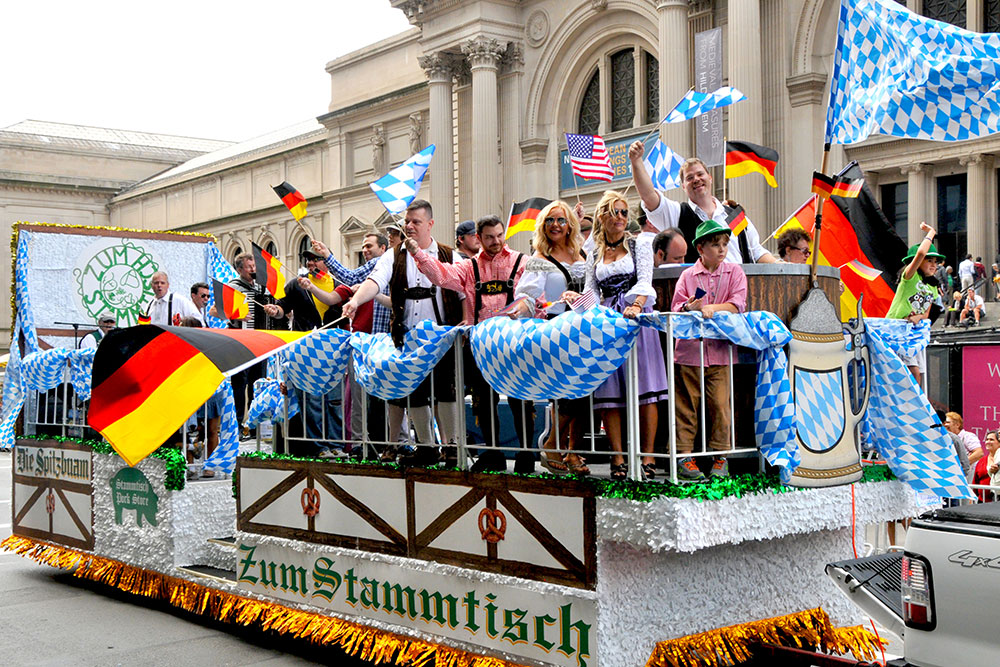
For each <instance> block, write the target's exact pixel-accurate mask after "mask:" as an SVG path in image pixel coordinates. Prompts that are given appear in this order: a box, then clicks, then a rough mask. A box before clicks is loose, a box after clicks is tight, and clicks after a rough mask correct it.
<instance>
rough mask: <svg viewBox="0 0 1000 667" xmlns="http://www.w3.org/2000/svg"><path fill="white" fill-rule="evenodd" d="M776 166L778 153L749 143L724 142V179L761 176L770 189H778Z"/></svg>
mask: <svg viewBox="0 0 1000 667" xmlns="http://www.w3.org/2000/svg"><path fill="white" fill-rule="evenodd" d="M777 164H778V151H776V150H774V149H773V148H768V147H767V146H758V145H757V144H751V143H750V142H749V141H727V142H726V178H737V177H739V176H746V175H747V174H749V173H752V172H757V173H758V174H761V175H762V176H763V177H764V179H765V180H767V184H768V185H770V186H771V187H772V188H776V187H778V181H776V180H775V178H774V168H775V166H777Z"/></svg>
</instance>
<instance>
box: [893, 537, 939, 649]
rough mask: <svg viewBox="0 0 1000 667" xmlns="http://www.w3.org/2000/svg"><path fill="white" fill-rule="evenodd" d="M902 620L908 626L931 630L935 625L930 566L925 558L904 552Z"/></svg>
mask: <svg viewBox="0 0 1000 667" xmlns="http://www.w3.org/2000/svg"><path fill="white" fill-rule="evenodd" d="M901 588H902V594H903V621H904V622H905V623H906V627H908V628H916V629H918V630H933V629H934V628H935V627H936V626H937V618H936V617H935V614H934V589H933V586H932V583H931V566H930V563H928V562H927V559H926V558H924V557H923V556H918V555H916V554H911V553H904V554H903V566H902V587H901Z"/></svg>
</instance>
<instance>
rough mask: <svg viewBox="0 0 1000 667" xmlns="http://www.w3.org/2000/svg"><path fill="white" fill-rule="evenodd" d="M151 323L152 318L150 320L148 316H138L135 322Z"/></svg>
mask: <svg viewBox="0 0 1000 667" xmlns="http://www.w3.org/2000/svg"><path fill="white" fill-rule="evenodd" d="M152 321H153V318H151V317H150V316H149V315H140V316H139V320H138V321H137V322H136V324H149V323H150V322H152Z"/></svg>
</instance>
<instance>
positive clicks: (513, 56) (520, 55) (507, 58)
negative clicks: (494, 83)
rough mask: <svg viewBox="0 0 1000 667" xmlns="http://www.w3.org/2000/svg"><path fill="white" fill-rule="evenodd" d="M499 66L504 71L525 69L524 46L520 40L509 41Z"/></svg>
mask: <svg viewBox="0 0 1000 667" xmlns="http://www.w3.org/2000/svg"><path fill="white" fill-rule="evenodd" d="M499 67H500V69H501V70H502V71H504V72H520V71H522V70H523V69H524V47H523V46H521V44H520V43H519V42H509V43H508V44H507V49H506V50H505V51H504V54H503V57H502V58H501V59H500V64H499Z"/></svg>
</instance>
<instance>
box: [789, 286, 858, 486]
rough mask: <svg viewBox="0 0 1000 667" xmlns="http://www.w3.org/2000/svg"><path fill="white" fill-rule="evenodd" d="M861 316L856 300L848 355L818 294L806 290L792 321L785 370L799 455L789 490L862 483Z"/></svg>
mask: <svg viewBox="0 0 1000 667" xmlns="http://www.w3.org/2000/svg"><path fill="white" fill-rule="evenodd" d="M860 312H861V303H860V300H859V303H858V313H859V315H858V318H857V321H856V323H855V324H853V325H852V327H850V328H849V329H848V332H849V333H850V335H851V342H852V345H851V347H852V350H851V351H848V350H847V348H846V345H845V342H844V326H843V324H842V323H841V322H840V318H839V317H837V311H836V309H835V308H834V307H833V304H831V303H830V301H829V299H828V298H827V296H826V294H824V293H823V291H822V290H820V289H811V290H809V293H808V294H807V295H806V298H805V299H804V300H803V301H802V304H801V305H800V306H799V308H798V313H797V314H796V316H795V317H794V318H792V322H791V326H790V327H789V328H790V329H791V332H792V341H791V342H790V343H789V345H788V348H789V349H788V366H789V377H790V379H791V383H792V395H793V397H794V400H795V420H796V434H795V440H796V442H797V444H798V446H799V452H800V454H801V464H800V465H799V467H798V468H797V469H796V470H795V472H794V473H793V474H792V479H791V484H792V485H793V486H810V487H817V486H836V485H838V484H850V483H852V482H856V481H858V480H859V479H861V451H860V448H859V447H858V442H859V439H860V438H859V434H858V425H859V424H860V423H861V420H862V419H863V418H864V414H865V410H866V409H867V407H868V386H869V383H868V382H866V381H863V380H862V378H864V379H867V378H868V376H869V369H870V365H869V358H868V348H867V346H865V345H862V343H864V341H865V336H864V332H865V323H864V317H863V316H861V315H860ZM849 365H851V367H852V368H851V370H852V373H851V374H850V375H851V376H852V377H849V374H848V366H849ZM849 381H850V382H852V383H853V384H854V401H852V400H851V395H852V394H851V387H850V386H849V384H848V383H849ZM862 382H863V386H862Z"/></svg>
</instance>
